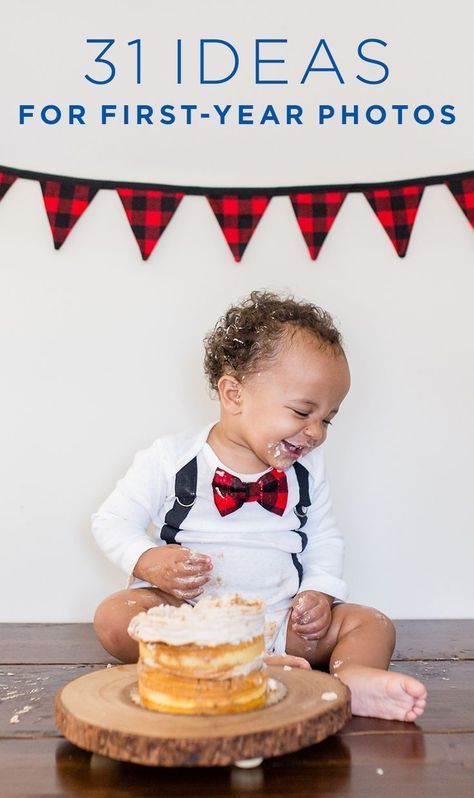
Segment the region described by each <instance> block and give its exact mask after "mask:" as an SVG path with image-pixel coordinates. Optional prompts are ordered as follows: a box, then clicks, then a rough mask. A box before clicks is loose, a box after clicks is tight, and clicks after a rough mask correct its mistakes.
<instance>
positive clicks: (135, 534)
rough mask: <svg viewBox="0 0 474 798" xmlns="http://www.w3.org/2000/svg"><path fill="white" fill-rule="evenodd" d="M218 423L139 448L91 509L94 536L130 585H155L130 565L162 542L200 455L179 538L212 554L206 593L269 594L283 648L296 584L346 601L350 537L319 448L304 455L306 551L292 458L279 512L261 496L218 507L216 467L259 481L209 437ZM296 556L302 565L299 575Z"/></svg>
mask: <svg viewBox="0 0 474 798" xmlns="http://www.w3.org/2000/svg"><path fill="white" fill-rule="evenodd" d="M214 424H215V422H212V423H211V424H208V425H207V426H206V427H205V428H204V429H202V430H201V431H200V432H199V433H198V434H194V435H185V434H181V435H169V436H165V437H162V438H158V439H157V440H156V441H155V442H154V443H153V444H152V445H151V446H150V447H149V448H148V449H145V450H143V451H140V452H138V453H137V455H136V456H135V459H134V461H133V464H132V466H131V467H130V469H129V470H128V472H127V474H126V475H125V477H124V478H123V479H121V480H119V482H118V483H117V485H116V488H115V490H114V491H113V492H112V494H111V495H110V496H109V497H108V498H107V499H106V501H105V502H104V503H103V504H102V506H101V507H100V509H99V510H98V512H97V513H95V514H94V515H93V516H92V531H93V535H94V537H95V539H96V541H97V543H98V545H99V546H100V548H101V549H102V550H103V551H104V553H105V554H106V555H107V556H108V557H109V559H110V560H112V562H114V563H115V564H116V565H117V566H118V567H119V568H121V569H122V570H124V571H125V572H126V573H127V574H129V578H128V582H127V587H132V588H133V587H143V586H147V585H149V583H148V582H143V581H142V580H139V579H137V578H136V577H134V576H133V573H132V572H133V569H134V567H135V565H136V563H137V560H138V559H139V557H140V556H141V555H142V554H143V553H144V552H145V551H147V550H148V549H150V548H152V547H154V546H165V545H166V542H165V540H163V539H161V538H160V532H161V530H162V527H163V525H164V523H165V516H166V514H167V513H168V511H169V510H170V509H171V508H172V506H173V504H174V502H175V477H176V473H177V472H178V471H179V469H180V468H182V467H183V466H184V465H185V464H186V463H188V462H189V461H190V460H192V459H193V458H196V459H197V485H196V500H195V502H194V504H193V506H192V507H191V509H190V511H189V512H188V514H187V516H186V518H185V519H184V521H183V522H182V523H181V525H180V531H179V532H178V533H177V534H176V537H175V541H176V543H182V544H184V545H186V546H187V547H188V548H191V549H194V550H196V551H198V552H200V553H203V554H207V555H209V556H210V557H211V558H212V563H213V570H212V572H211V574H212V579H211V581H210V582H208V583H207V584H206V586H205V588H204V591H203V594H202V596H203V595H206V594H214V595H219V594H223V593H240V595H242V596H246V597H249V598H261V599H262V600H263V601H265V603H266V605H267V620H268V621H269V626H268V629H269V637H268V640H269V641H270V643H269V647H270V648H271V649H272V650H275V651H276V652H277V653H278V649H280V650H282V646H283V648H284V639H283V638H284V636H285V635H286V625H285V624H284V621H285V618H286V619H287V618H288V611H289V608H290V606H291V600H292V598H293V597H294V596H295V595H296V593H298V592H300V591H302V590H318V591H321V592H323V593H327V594H329V595H331V596H334V597H335V598H336V599H340V600H345V599H346V598H347V595H348V589H347V585H346V583H345V582H344V581H343V579H342V570H343V556H344V540H343V537H342V535H341V533H340V531H339V529H338V528H337V525H336V521H335V518H334V514H333V510H332V502H331V494H330V489H329V484H328V481H327V477H326V474H325V468H324V460H323V453H322V450H321V448H319V447H318V448H316V449H313V451H312V452H310V453H309V454H308V455H306V456H305V457H302V458H300V460H299V462H300V464H301V465H302V466H304V467H305V468H306V469H307V471H308V472H309V494H310V499H311V504H310V507H309V508H308V510H307V513H306V515H307V522H306V524H305V525H304V528H303V530H302V531H304V535H305V536H307V545H306V547H305V548H304V551H302V547H303V538H302V535H301V534H299V533H298V531H297V530H298V528H299V526H300V522H301V518H298V517H297V515H296V514H295V508H296V506H297V504H298V502H299V499H300V491H299V484H298V480H297V477H296V472H295V469H294V468H293V467H290V468H289V469H288V470H287V472H286V476H287V481H288V501H287V506H286V509H285V512H284V513H283V515H282V516H278V515H277V514H275V513H272V512H269V511H268V510H267V509H265V508H263V507H262V506H261V505H260V504H258V503H257V502H255V501H253V502H246V503H244V504H243V506H242V507H240V508H239V509H238V510H236V511H235V512H232V513H230V514H229V515H227V516H224V517H222V516H221V515H220V513H219V512H218V510H217V507H216V505H215V503H214V498H213V493H212V479H213V476H214V472H215V470H216V468H224V469H225V470H226V471H228V472H229V473H231V474H235V475H236V476H238V477H239V478H240V479H242V480H243V481H254V480H256V479H258V477H259V476H261V474H240V473H237V472H235V471H233V470H232V469H231V468H229V467H227V466H226V465H224V464H222V463H221V462H220V461H219V460H218V458H217V456H216V455H215V453H214V451H213V450H212V449H211V447H210V446H209V444H208V443H207V437H208V434H209V432H210V430H211V428H212V427H213V426H214ZM262 473H264V472H262ZM150 527H151V535H149V534H148V530H149V528H150ZM292 555H293V557H292ZM294 555H296V558H297V561H298V563H300V564H301V566H302V578H301V581H300V575H299V573H298V568H297V566H296V565H295V562H294V559H295V558H294ZM299 570H300V571H301V568H300V569H299ZM202 596H201V597H202ZM272 632H273V633H272ZM278 632H280V634H279V635H278ZM277 638H278V641H277Z"/></svg>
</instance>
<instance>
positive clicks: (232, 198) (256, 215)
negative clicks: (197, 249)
mask: <svg viewBox="0 0 474 798" xmlns="http://www.w3.org/2000/svg"><path fill="white" fill-rule="evenodd" d="M207 199H208V200H209V204H210V206H211V208H212V210H213V211H214V213H215V215H216V219H217V221H218V222H219V224H220V226H221V228H222V232H223V233H224V236H225V240H226V241H227V243H228V245H229V247H230V248H231V250H232V254H233V256H234V260H236V261H239V260H240V259H241V257H242V255H243V254H244V250H245V247H246V246H247V244H248V243H249V241H250V239H251V237H252V234H253V232H254V230H255V228H256V226H257V224H258V223H259V221H260V219H261V218H262V215H263V213H264V211H265V209H266V207H267V205H268V203H269V202H270V197H265V196H259V195H256V196H253V197H247V196H241V195H239V194H226V195H224V196H217V195H215V194H208V196H207Z"/></svg>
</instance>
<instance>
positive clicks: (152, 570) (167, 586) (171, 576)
mask: <svg viewBox="0 0 474 798" xmlns="http://www.w3.org/2000/svg"><path fill="white" fill-rule="evenodd" d="M211 570H212V561H211V558H210V557H208V556H207V555H206V554H198V552H196V551H191V550H190V549H186V548H184V546H178V544H176V543H169V544H167V545H166V546H155V547H154V548H152V549H148V551H145V552H144V553H143V554H142V556H141V557H140V559H139V560H138V562H137V564H136V566H135V568H134V569H133V573H134V576H137V577H138V578H139V579H144V580H145V582H151V584H152V585H155V586H156V587H159V588H160V589H161V590H164V591H165V592H166V593H170V594H171V595H172V596H175V597H176V598H183V599H193V598H197V596H199V595H200V593H202V591H203V588H204V585H205V584H206V582H209V580H210V576H209V572H210V571H211Z"/></svg>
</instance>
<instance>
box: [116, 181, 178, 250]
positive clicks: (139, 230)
mask: <svg viewBox="0 0 474 798" xmlns="http://www.w3.org/2000/svg"><path fill="white" fill-rule="evenodd" d="M117 193H118V195H119V197H120V199H121V200H122V205H123V207H124V209H125V213H126V214H127V218H128V221H129V222H130V227H131V228H132V230H133V234H134V236H135V238H136V240H137V244H138V246H139V247H140V252H141V253H142V258H143V260H147V259H148V258H149V257H150V255H151V253H152V251H153V249H154V247H155V245H156V243H157V241H158V239H159V238H160V237H161V235H162V233H163V232H164V230H165V229H166V227H167V225H168V223H169V222H170V220H171V217H172V216H173V214H174V212H175V210H176V208H177V207H178V205H179V203H180V202H181V200H182V199H183V197H184V194H182V193H181V194H180V193H174V192H173V193H171V192H164V191H154V190H149V189H137V188H118V189H117Z"/></svg>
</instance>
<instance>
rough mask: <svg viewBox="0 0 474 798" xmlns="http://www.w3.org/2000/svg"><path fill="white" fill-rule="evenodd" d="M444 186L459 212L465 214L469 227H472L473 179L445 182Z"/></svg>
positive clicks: (473, 212)
mask: <svg viewBox="0 0 474 798" xmlns="http://www.w3.org/2000/svg"><path fill="white" fill-rule="evenodd" d="M446 185H447V186H448V188H449V190H450V191H451V193H452V195H453V197H454V199H455V200H456V202H457V203H458V205H459V207H460V208H461V210H462V211H464V213H465V214H466V216H467V218H468V220H469V222H470V223H471V226H472V227H474V177H468V178H465V179H464V180H463V179H460V180H456V179H453V180H447V181H446Z"/></svg>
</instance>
